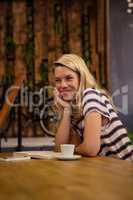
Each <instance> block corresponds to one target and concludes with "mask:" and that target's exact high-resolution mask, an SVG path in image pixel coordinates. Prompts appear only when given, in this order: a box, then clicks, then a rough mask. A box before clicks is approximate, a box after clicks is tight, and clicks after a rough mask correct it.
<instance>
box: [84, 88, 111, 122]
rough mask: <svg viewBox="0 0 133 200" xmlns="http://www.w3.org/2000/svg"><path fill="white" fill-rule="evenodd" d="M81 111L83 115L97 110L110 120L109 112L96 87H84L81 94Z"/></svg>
mask: <svg viewBox="0 0 133 200" xmlns="http://www.w3.org/2000/svg"><path fill="white" fill-rule="evenodd" d="M82 111H83V116H84V117H85V116H86V115H88V114H89V113H91V112H94V111H95V112H98V113H100V114H101V115H102V116H104V117H105V118H107V119H108V121H110V113H109V110H108V108H107V106H106V103H105V102H104V98H103V97H102V94H101V92H100V91H98V90H96V89H90V88H88V89H86V90H84V92H83V96H82Z"/></svg>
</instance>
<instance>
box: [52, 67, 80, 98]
mask: <svg viewBox="0 0 133 200" xmlns="http://www.w3.org/2000/svg"><path fill="white" fill-rule="evenodd" d="M55 87H56V89H57V90H58V91H59V93H60V96H61V98H62V99H63V100H65V101H72V100H73V99H74V97H75V95H76V93H77V91H78V88H79V75H78V74H77V73H76V72H74V71H72V70H71V69H68V68H67V67H62V66H57V67H56V68H55Z"/></svg>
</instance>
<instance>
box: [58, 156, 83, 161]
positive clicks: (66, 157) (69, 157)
mask: <svg viewBox="0 0 133 200" xmlns="http://www.w3.org/2000/svg"><path fill="white" fill-rule="evenodd" d="M56 158H57V159H59V160H78V159H80V158H81V156H80V155H73V156H63V155H57V156H56Z"/></svg>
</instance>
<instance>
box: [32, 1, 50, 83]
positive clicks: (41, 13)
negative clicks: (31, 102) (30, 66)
mask: <svg viewBox="0 0 133 200" xmlns="http://www.w3.org/2000/svg"><path fill="white" fill-rule="evenodd" d="M34 11H35V12H34V35H35V80H36V81H38V80H41V77H40V64H41V62H42V60H43V59H44V58H47V56H48V55H47V54H48V53H47V50H48V45H47V43H48V41H47V20H48V16H47V15H48V13H47V1H43V0H38V1H35V2H34ZM46 76H47V75H46Z"/></svg>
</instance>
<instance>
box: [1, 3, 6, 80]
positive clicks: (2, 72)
mask: <svg viewBox="0 0 133 200" xmlns="http://www.w3.org/2000/svg"><path fill="white" fill-rule="evenodd" d="M5 13H6V7H5V3H4V2H0V83H1V81H2V77H3V75H4V72H5V70H4V65H5V62H4V57H5V56H4V51H5V49H4V34H5Z"/></svg>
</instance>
